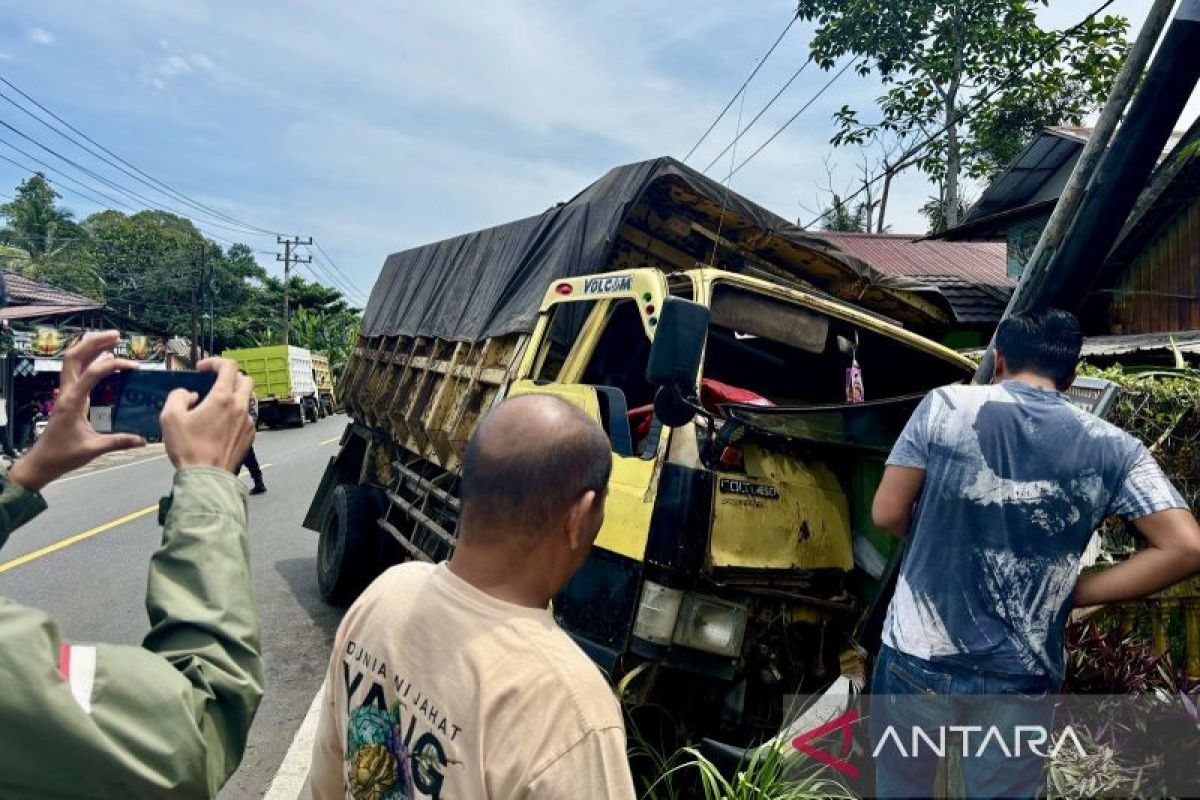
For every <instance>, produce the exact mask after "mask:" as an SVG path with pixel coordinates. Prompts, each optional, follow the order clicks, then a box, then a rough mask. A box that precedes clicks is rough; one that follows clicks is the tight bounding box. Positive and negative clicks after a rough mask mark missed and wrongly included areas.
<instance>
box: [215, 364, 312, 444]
mask: <svg viewBox="0 0 1200 800" xmlns="http://www.w3.org/2000/svg"><path fill="white" fill-rule="evenodd" d="M221 355H222V357H224V358H230V359H233V360H234V361H236V362H238V365H239V366H240V367H241V368H242V369H243V370H245V372H246V374H247V375H249V376H250V377H251V378H253V379H254V396H255V397H256V398H258V422H259V424H260V425H266V426H267V427H269V428H276V427H279V426H280V425H296V426H300V427H303V426H304V424H305V423H307V422H316V421H317V419H318V418H319V417H320V416H321V412H320V408H321V406H320V393H319V392H318V389H317V380H316V376H315V373H314V371H313V354H312V352H310V351H309V350H306V349H304V348H303V347H293V346H290V345H282V344H280V345H269V346H267V347H247V348H242V349H238V350H226V351H225V352H224V353H222V354H221Z"/></svg>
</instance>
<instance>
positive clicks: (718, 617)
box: [674, 594, 746, 658]
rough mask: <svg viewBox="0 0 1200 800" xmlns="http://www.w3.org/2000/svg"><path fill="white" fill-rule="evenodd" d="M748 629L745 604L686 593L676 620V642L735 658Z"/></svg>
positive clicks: (740, 649)
mask: <svg viewBox="0 0 1200 800" xmlns="http://www.w3.org/2000/svg"><path fill="white" fill-rule="evenodd" d="M745 633H746V609H745V608H744V607H742V606H740V605H738V604H737V603H730V602H727V601H725V600H719V599H717V598H715V597H707V596H705V595H699V594H688V595H684V598H683V602H682V603H681V604H680V609H679V618H678V620H677V621H676V623H675V635H674V641H675V643H676V644H681V645H683V646H685V647H692V648H695V649H696V650H703V651H705V652H707V653H716V654H717V655H722V656H729V657H731V658H732V657H734V656H737V655H738V654H739V653H740V652H741V651H742V637H743V636H744V635H745Z"/></svg>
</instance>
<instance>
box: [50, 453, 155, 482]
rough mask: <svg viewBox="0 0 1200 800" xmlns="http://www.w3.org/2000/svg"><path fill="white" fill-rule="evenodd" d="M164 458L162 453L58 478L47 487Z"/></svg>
mask: <svg viewBox="0 0 1200 800" xmlns="http://www.w3.org/2000/svg"><path fill="white" fill-rule="evenodd" d="M166 457H167V455H166V453H163V454H162V455H161V456H151V457H150V458H139V459H138V460H137V461H130V462H129V463H128V464H118V465H117V466H115V467H104V468H103V469H94V470H91V471H90V472H81V473H79V474H78V475H68V476H67V477H65V478H59V479H58V480H56V481H51V482H50V484H49V485H50V486H56V485H58V484H60V483H66V482H67V481H77V480H79V479H80V478H87V477H89V476H92V475H99V474H100V473H101V472H112V471H113V470H114V469H125V468H126V467H136V466H137V465H138V464H145V463H146V462H147V461H158V460H159V459H162V458H166Z"/></svg>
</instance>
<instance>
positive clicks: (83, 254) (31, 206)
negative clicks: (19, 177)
mask: <svg viewBox="0 0 1200 800" xmlns="http://www.w3.org/2000/svg"><path fill="white" fill-rule="evenodd" d="M58 199H59V194H58V192H56V191H54V188H53V187H52V186H51V185H50V182H49V181H47V180H46V177H45V176H44V175H42V174H41V173H40V172H38V173H34V174H33V175H31V176H30V177H29V178H27V179H25V180H24V181H22V182H21V183H20V184H18V186H17V188H16V191H15V195H14V197H13V200H12V202H9V203H5V204H3V205H0V215H3V216H4V220H5V225H4V227H3V228H0V243H3V244H4V245H7V246H8V247H10V248H14V249H13V250H9V251H7V252H6V253H5V258H4V265H5V267H6V268H8V269H12V270H14V271H15V272H18V273H20V274H22V275H25V276H27V277H29V278H33V279H35V280H40V281H45V282H46V283H50V284H53V285H54V286H58V287H59V288H62V289H66V290H68V291H73V292H80V293H82V294H85V295H88V296H89V297H93V298H96V299H99V298H101V297H102V296H103V288H104V282H103V278H102V276H101V275H100V274H99V273H98V272H97V270H96V269H95V265H94V264H93V263H92V261H91V259H90V258H89V250H88V247H87V242H86V238H87V236H86V233H85V231H83V229H81V228H80V227H79V225H78V224H76V223H75V221H74V215H73V214H72V213H71V211H70V210H69V209H68V208H66V207H64V206H60V205H59V204H58Z"/></svg>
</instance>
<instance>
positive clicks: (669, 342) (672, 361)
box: [646, 297, 709, 428]
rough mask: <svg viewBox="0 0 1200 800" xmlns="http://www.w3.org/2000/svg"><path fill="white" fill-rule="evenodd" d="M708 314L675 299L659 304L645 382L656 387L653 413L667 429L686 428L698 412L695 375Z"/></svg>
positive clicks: (706, 332) (702, 349)
mask: <svg viewBox="0 0 1200 800" xmlns="http://www.w3.org/2000/svg"><path fill="white" fill-rule="evenodd" d="M708 321H709V311H708V309H707V308H705V307H704V306H702V305H700V304H698V303H693V302H690V301H688V300H681V299H679V298H677V297H668V298H666V300H664V301H663V307H662V312H661V313H660V314H659V317H658V326H657V327H656V328H655V330H654V345H653V346H652V347H651V348H650V363H649V364H648V365H647V366H646V380H647V381H649V382H650V383H652V384H654V385H655V386H658V387H659V388H658V392H657V393H656V394H655V395H654V414H655V416H657V417H658V418H659V420H661V421H662V423H663V424H664V425H666V426H668V427H671V428H677V427H679V426H680V425H686V424H687V423H688V422H691V421H692V418H693V417H694V416H695V415H696V412H697V411H698V410H699V401H698V399H697V397H696V394H697V392H696V375H697V374H699V372H700V357H701V355H702V354H703V352H704V340H705V337H706V336H707V335H708Z"/></svg>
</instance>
